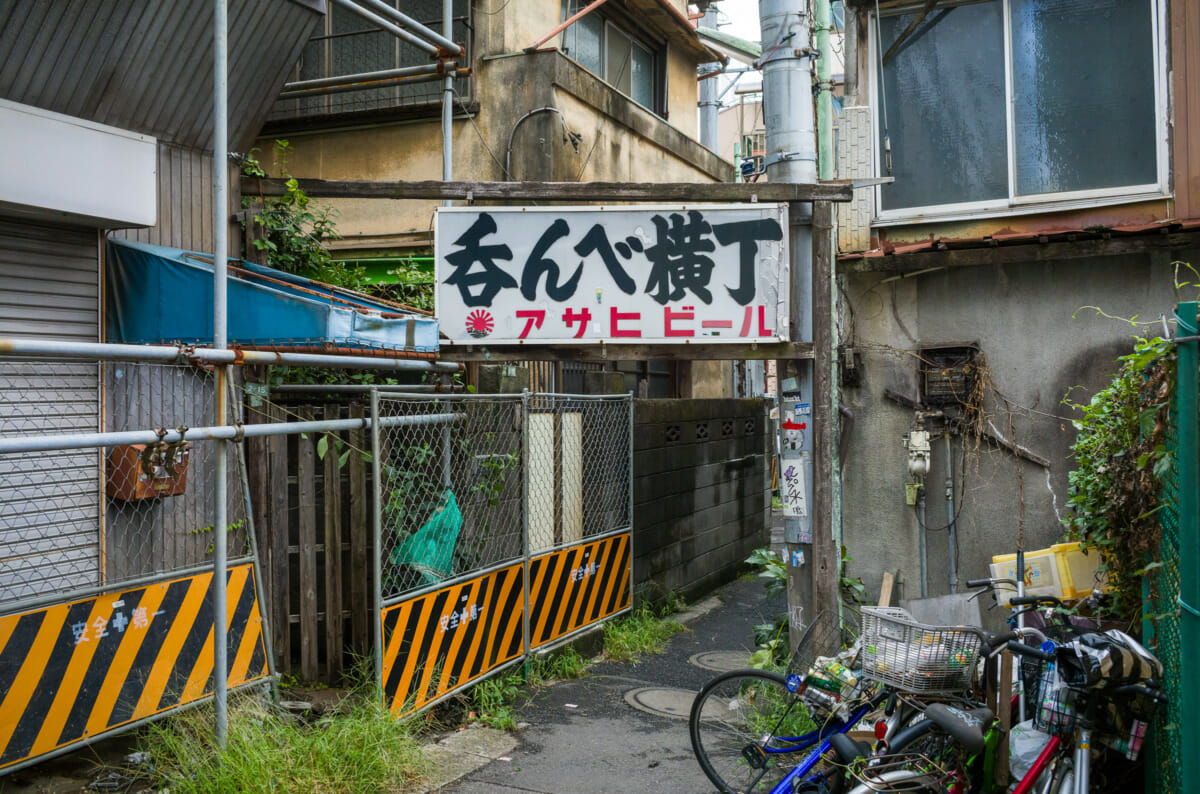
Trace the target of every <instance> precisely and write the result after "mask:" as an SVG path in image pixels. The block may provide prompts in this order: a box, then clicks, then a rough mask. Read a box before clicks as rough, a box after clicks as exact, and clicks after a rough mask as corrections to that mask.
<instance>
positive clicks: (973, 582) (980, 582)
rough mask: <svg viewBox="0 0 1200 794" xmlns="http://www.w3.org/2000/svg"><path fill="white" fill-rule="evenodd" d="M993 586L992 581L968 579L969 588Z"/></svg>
mask: <svg viewBox="0 0 1200 794" xmlns="http://www.w3.org/2000/svg"><path fill="white" fill-rule="evenodd" d="M991 584H992V580H991V579H968V580H967V587H990V586H991Z"/></svg>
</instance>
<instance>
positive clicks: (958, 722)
mask: <svg viewBox="0 0 1200 794" xmlns="http://www.w3.org/2000/svg"><path fill="white" fill-rule="evenodd" d="M925 718H926V719H928V720H929V721H930V722H932V723H933V724H935V725H937V726H938V727H939V728H941V729H942V730H944V731H945V732H946V733H948V734H949V735H950V736H951V737H953V738H954V741H956V742H958V743H959V744H961V745H962V746H963V747H964V748H966V750H967V752H969V753H971V754H972V755H974V754H975V753H978V752H980V751H981V750H983V744H984V733H986V732H987V729H988V726H989V725H991V724H992V720H994V719H996V715H995V714H993V713H992V710H991V709H971V710H970V711H964V710H962V709H956V708H954V707H953V706H947V705H946V704H944V703H932V704H930V705H929V707H927V708H926V709H925Z"/></svg>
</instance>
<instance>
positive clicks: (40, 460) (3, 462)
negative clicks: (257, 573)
mask: <svg viewBox="0 0 1200 794" xmlns="http://www.w3.org/2000/svg"><path fill="white" fill-rule="evenodd" d="M216 381H217V379H216V377H215V373H214V372H213V371H212V370H211V369H205V368H202V367H199V366H194V365H191V364H178V365H165V364H144V363H141V364H138V363H125V362H109V363H104V364H96V363H76V362H70V361H62V360H57V361H31V360H19V361H17V360H5V361H0V439H6V438H13V439H16V438H29V437H34V436H47V435H58V434H64V433H72V434H73V433H96V432H100V431H105V432H117V431H126V430H146V429H155V428H161V429H164V430H168V429H178V428H190V427H201V426H209V425H213V424H215V422H214V421H213V418H214V408H213V406H214V404H215V400H216V395H215V389H216ZM228 450H229V452H228V454H229V461H228V464H229V465H228V469H227V471H228V472H229V479H228V483H227V487H228V494H229V534H228V549H229V555H230V558H231V559H234V560H236V559H237V558H239V557H244V556H246V555H248V554H249V553H250V551H251V549H250V535H249V532H248V527H247V522H246V507H245V499H244V498H243V493H244V491H243V486H242V483H243V480H242V473H241V469H240V466H239V463H238V457H237V454H236V447H235V446H234V445H229V446H228ZM215 455H216V445H215V444H214V443H212V442H211V441H199V440H197V441H194V442H189V441H187V434H186V432H185V433H184V440H183V441H181V442H177V443H171V444H158V445H155V444H150V445H128V446H118V447H111V448H106V449H97V448H95V447H91V448H77V449H64V450H55V451H43V452H21V453H0V610H4V611H9V610H11V609H12V608H16V607H18V606H21V605H24V604H27V603H32V602H37V601H41V600H45V599H47V598H51V597H54V596H60V595H62V594H66V593H76V592H84V591H88V590H92V589H98V588H109V587H112V586H116V585H119V584H122V583H126V582H131V581H135V580H140V579H143V578H146V577H154V576H160V575H162V574H167V573H171V572H174V571H182V570H187V569H191V568H196V567H199V566H203V565H205V564H211V561H212V547H213V534H212V533H213V526H212V525H213V519H212V512H213V503H214V498H215V496H214V494H215V484H216V479H215Z"/></svg>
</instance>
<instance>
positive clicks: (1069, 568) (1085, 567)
mask: <svg viewBox="0 0 1200 794" xmlns="http://www.w3.org/2000/svg"><path fill="white" fill-rule="evenodd" d="M1050 551H1051V552H1052V553H1053V554H1054V557H1055V559H1056V560H1057V561H1058V579H1059V582H1060V583H1061V584H1062V589H1063V595H1062V596H1061V597H1062V598H1087V597H1088V596H1090V595H1091V594H1092V590H1095V589H1097V588H1099V589H1101V590H1107V589H1108V577H1107V576H1106V575H1105V574H1103V573H1098V569H1099V568H1100V563H1101V558H1100V550H1099V549H1087V550H1086V551H1085V550H1084V548H1083V544H1082V543H1057V544H1055V545H1053V546H1051V547H1050Z"/></svg>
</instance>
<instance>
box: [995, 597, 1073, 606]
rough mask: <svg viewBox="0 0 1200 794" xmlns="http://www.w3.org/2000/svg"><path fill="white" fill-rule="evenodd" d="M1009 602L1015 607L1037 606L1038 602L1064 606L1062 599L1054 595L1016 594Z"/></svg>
mask: <svg viewBox="0 0 1200 794" xmlns="http://www.w3.org/2000/svg"><path fill="white" fill-rule="evenodd" d="M1008 603H1009V604H1010V605H1011V606H1014V607H1023V606H1037V605H1038V604H1051V605H1053V606H1056V607H1060V606H1062V601H1060V600H1059V599H1057V598H1055V597H1054V596H1046V595H1039V596H1016V597H1014V598H1011V599H1009V602H1008Z"/></svg>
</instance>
